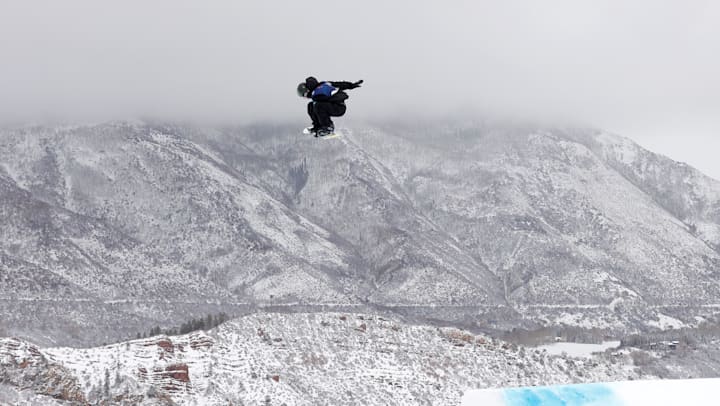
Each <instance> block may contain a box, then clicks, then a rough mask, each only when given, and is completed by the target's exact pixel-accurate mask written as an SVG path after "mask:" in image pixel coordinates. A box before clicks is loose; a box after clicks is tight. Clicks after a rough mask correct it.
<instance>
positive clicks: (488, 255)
mask: <svg viewBox="0 0 720 406" xmlns="http://www.w3.org/2000/svg"><path fill="white" fill-rule="evenodd" d="M344 131H345V132H346V133H347V134H346V136H345V137H344V138H342V139H339V140H333V141H332V142H326V143H321V142H316V140H313V139H307V138H301V137H299V136H297V135H296V134H295V133H296V131H294V129H293V128H291V127H289V126H249V127H234V128H215V129H204V128H196V127H188V126H177V125H168V124H153V123H123V122H116V123H106V124H99V125H94V126H73V127H66V128H38V127H33V128H29V129H27V128H26V129H16V130H4V131H3V132H2V133H1V134H0V140H2V143H1V144H0V162H1V164H0V184H1V185H5V186H3V187H5V188H6V189H5V190H6V193H3V195H4V196H5V200H3V202H4V206H3V207H4V210H3V211H0V215H1V216H0V219H1V220H2V222H3V224H12V223H13V222H15V221H16V219H17V218H19V217H18V216H19V214H21V213H24V214H23V216H25V217H24V218H27V219H31V218H32V219H33V221H36V220H34V219H35V218H37V219H41V218H45V219H46V220H45V222H44V223H42V224H40V226H41V227H40V228H39V230H41V231H39V233H40V235H41V236H43V237H44V238H51V237H55V238H56V239H58V243H59V244H65V245H59V246H58V247H66V246H67V247H68V248H52V246H51V245H48V244H44V243H41V242H38V241H39V240H37V239H36V240H32V239H29V238H28V236H31V235H37V234H38V231H37V230H38V226H34V225H33V224H34V223H32V221H30V220H28V221H26V222H25V223H22V224H20V225H19V226H17V227H16V228H15V229H13V231H12V232H10V231H8V229H7V228H6V227H4V229H5V232H4V242H3V244H2V245H1V246H0V254H2V255H0V258H4V259H3V260H2V261H3V262H2V266H3V268H4V269H7V270H10V269H11V268H12V269H13V272H10V273H7V274H8V275H15V276H14V277H13V280H11V281H9V282H5V283H4V284H0V294H2V296H3V298H4V299H6V300H5V303H6V304H5V309H4V311H6V312H8V313H9V314H11V315H13V318H12V320H11V321H5V324H4V325H0V328H2V329H5V330H7V331H9V332H11V333H12V332H16V333H22V334H21V335H25V336H28V337H30V338H33V337H35V336H44V337H47V336H52V337H53V340H58V341H57V342H60V343H63V342H75V343H86V344H87V343H98V342H99V340H103V341H105V340H108V339H110V337H111V336H112V331H115V330H118V329H117V325H118V324H123V323H125V324H126V325H127V326H128V327H126V328H121V329H120V331H123V333H122V334H123V335H124V337H128V336H133V335H134V333H133V332H136V331H140V330H146V329H147V328H142V327H141V326H148V325H155V324H164V325H167V324H168V323H170V324H173V323H174V324H179V323H180V322H182V321H184V320H183V317H185V318H186V317H197V316H200V315H203V314H207V313H210V312H216V311H224V310H229V309H233V311H239V312H241V313H242V312H244V311H251V310H248V309H252V308H254V307H255V306H260V307H262V306H283V305H284V304H293V303H296V304H298V305H304V306H308V307H313V306H318V307H320V308H322V306H327V305H336V306H359V307H361V308H369V309H372V308H374V307H375V308H388V309H395V311H397V312H399V314H403V315H405V316H407V317H411V318H413V319H417V320H418V321H422V320H439V321H441V322H450V323H456V324H458V325H462V326H465V327H470V328H479V329H483V328H488V329H494V328H500V329H511V328H512V327H514V326H522V327H525V328H534V327H533V326H535V327H538V326H543V325H546V326H547V325H554V324H558V323H560V324H562V323H564V324H566V325H570V326H572V325H576V326H585V327H588V328H589V327H600V328H607V329H609V330H612V331H635V330H643V329H647V328H654V327H653V326H654V324H653V323H655V324H657V323H659V322H658V321H656V320H666V319H664V318H663V317H670V318H673V319H676V320H677V321H678V323H679V324H680V325H687V326H693V325H698V323H702V322H713V321H714V320H716V314H717V313H716V312H715V311H714V310H712V309H713V307H711V306H712V305H714V303H713V302H714V300H713V298H717V297H719V296H718V295H720V285H719V283H718V281H719V280H720V274H718V271H716V270H717V269H720V254H718V250H717V249H715V247H716V246H717V244H718V243H720V231H718V237H717V239H716V238H715V234H714V233H715V231H716V230H720V183H718V182H717V181H714V180H712V179H710V178H707V177H703V175H702V174H700V173H699V172H697V171H695V170H694V169H691V168H688V167H686V166H684V165H681V164H677V163H675V162H673V161H670V160H668V159H667V158H663V157H658V156H657V155H655V154H652V153H650V152H648V151H645V150H642V149H641V148H640V147H638V146H637V145H636V144H634V143H631V142H630V141H627V140H625V139H622V138H619V137H617V136H613V135H609V134H607V133H604V132H601V131H595V130H567V129H534V128H523V127H507V126H493V125H478V126H470V127H453V126H443V125H440V126H437V127H423V126H419V125H418V126H412V125H408V126H397V125H385V126H383V125H380V126H372V125H370V126H365V127H364V129H361V130H355V131H350V130H344ZM3 182H4V183H3ZM683 182H685V183H683ZM683 184H684V185H685V186H683V187H682V188H678V189H677V191H676V190H675V189H674V188H675V187H676V186H677V185H683ZM688 191H692V193H689V192H688ZM683 195H688V196H691V197H692V198H691V199H685V200H683V199H682V196H683ZM11 197H12V198H11ZM1 199H2V198H0V200H1ZM13 199H14V200H13ZM32 202H36V203H32ZM38 202H42V203H38ZM43 204H44V205H45V206H43ZM33 205H34V206H33ZM38 205H39V206H38ZM39 207H45V208H44V209H42V210H41V209H40V208H39ZM668 208H669V209H668ZM43 210H44V211H43ZM36 212H37V213H46V214H45V215H44V216H45V217H43V216H37V215H36V214H37V213H36ZM63 219H65V220H63ZM63 221H65V222H63ZM93 224H95V225H94V226H93ZM53 225H54V226H57V227H55V228H52V226H53ZM33 227H34V228H33ZM42 227H45V229H43V228H42ZM48 227H49V228H48ZM58 227H59V228H58ZM33 230H35V231H33ZM42 230H46V231H42ZM51 230H56V231H52V232H51ZM68 230H105V231H102V232H100V234H98V232H89V233H86V235H85V237H83V238H81V239H79V240H78V239H77V238H76V237H74V236H76V235H80V234H77V232H73V233H74V234H73V233H68ZM33 233H34V234H33ZM102 233H105V234H104V235H105V236H106V237H102V236H103V234H102ZM10 241H15V242H14V243H10ZM103 241H104V243H103ZM123 246H126V247H128V248H126V249H121V248H120V247H123ZM72 247H74V248H72ZM13 250H14V251H13ZM12 252H20V253H21V255H20V257H19V258H16V259H18V260H21V261H25V262H27V263H28V264H31V265H32V266H35V267H36V268H37V269H36V270H35V271H30V270H28V271H27V272H28V273H30V274H31V275H38V274H39V273H43V274H44V273H46V272H53V273H55V274H57V272H58V270H62V269H67V270H68V271H64V272H66V273H67V272H71V273H70V274H68V275H71V276H72V275H74V276H72V277H71V278H70V279H69V280H68V283H70V284H71V285H73V284H74V285H75V286H77V287H78V289H81V291H83V292H85V291H87V292H90V293H89V295H90V296H91V297H92V298H93V299H92V300H91V302H93V303H96V304H94V305H93V306H88V307H87V308H86V309H84V310H80V308H78V309H72V310H69V309H68V311H67V313H70V314H74V315H75V316H70V317H69V318H68V319H66V321H67V322H70V323H72V317H77V315H78V314H82V318H83V319H86V320H87V322H86V323H83V324H82V325H83V326H85V327H84V328H87V326H89V324H87V323H92V322H91V320H93V319H94V320H105V321H102V322H100V323H99V324H98V326H100V327H101V328H100V329H101V330H102V326H103V325H105V329H104V331H105V332H103V333H102V334H100V333H98V334H91V335H92V336H93V337H90V338H83V337H82V334H78V333H73V334H74V336H75V338H71V339H69V338H68V335H67V333H66V332H63V329H62V328H61V327H60V326H59V325H57V326H56V328H55V329H52V331H51V332H50V334H47V333H48V332H46V333H45V334H40V333H39V332H38V331H37V330H38V329H37V326H35V327H34V324H33V323H32V322H26V323H21V322H20V321H19V320H20V319H22V318H23V317H25V316H26V315H27V313H26V312H27V311H26V310H23V309H21V308H18V307H17V306H16V305H14V304H9V303H10V302H8V299H10V298H12V297H17V296H18V292H19V293H20V294H21V295H22V292H23V290H19V291H16V290H17V289H19V288H17V286H18V282H17V281H18V280H19V279H21V278H22V276H20V275H21V274H22V272H20V273H18V271H17V270H18V269H21V267H22V266H21V265H20V264H19V263H18V262H17V261H16V260H13V261H14V262H13V261H11V260H10V258H12V257H13V254H12ZM31 252H34V253H32V254H31ZM51 252H63V253H65V254H68V253H69V256H67V255H66V256H65V257H64V259H62V258H61V259H60V260H50V258H52V255H51ZM83 258H84V259H83ZM88 258H90V259H92V260H91V261H89V262H88ZM53 261H54V262H53ZM83 261H84V262H86V263H89V264H95V265H94V266H90V265H87V266H85V268H83V269H85V270H84V271H83V272H84V274H85V275H87V277H86V276H81V275H80V273H78V271H71V270H72V269H76V265H72V264H81V263H83ZM25 266H27V265H25ZM108 269H114V271H111V272H108V271H107V270H108ZM140 269H145V270H144V271H141V272H139V270H140ZM72 272H75V273H74V274H73V273H72ZM61 274H62V273H61ZM123 275H125V276H123ZM84 278H85V279H84ZM87 278H90V279H87ZM108 278H109V279H108ZM123 278H125V279H123ZM127 278H130V279H127ZM131 280H136V281H137V283H134V284H133V283H130V284H128V283H127V281H131ZM188 281H192V282H190V283H188ZM61 282H62V281H57V282H53V283H61ZM61 284H62V283H61ZM93 284H95V285H93ZM63 286H64V285H63ZM92 286H95V287H94V288H93V287H92ZM23 289H25V290H28V289H27V288H23ZM52 289H54V288H51V290H52ZM58 289H59V288H58ZM63 289H65V288H63ZM108 289H109V290H108ZM28 291H32V290H28ZM113 291H115V292H120V294H119V295H117V298H116V299H117V301H118V303H126V304H127V305H126V306H125V307H124V308H122V309H121V312H120V313H117V311H118V309H117V308H116V309H114V310H112V314H113V317H116V318H117V322H116V324H113V327H112V328H107V323H108V322H107V316H106V315H105V314H104V313H106V312H108V311H110V309H108V308H107V305H108V303H106V302H108V300H107V299H108V298H106V297H104V296H107V294H108V292H113ZM122 292H124V293H122ZM13 295H14V296H13ZM64 295H65V296H62V295H61V297H66V298H72V297H75V296H76V295H80V291H77V292H74V293H73V292H71V291H67V292H66V293H65V294H64ZM78 297H80V296H78ZM145 298H155V299H158V298H167V299H164V300H160V301H157V302H155V303H166V304H165V305H162V306H161V305H157V306H155V307H153V308H144V309H142V308H138V306H137V305H132V301H133V300H136V301H137V304H138V305H139V304H140V303H146V302H147V300H146V299H145ZM181 298H182V299H181ZM113 300H114V299H113ZM151 300H152V299H151ZM173 301H175V303H177V304H178V306H177V308H175V307H174V306H173ZM183 301H185V302H188V303H191V302H192V303H206V304H207V305H206V306H198V307H197V308H196V309H193V308H192V307H189V306H190V305H183V303H182V302H183ZM102 303H104V304H102ZM233 303H235V304H239V306H240V307H239V308H238V307H237V306H236V305H232V304H233ZM34 305H36V306H40V307H42V306H41V305H39V304H38V303H36V304H34ZM113 306H116V305H115V304H113ZM133 306H135V307H136V308H135V309H134V308H133ZM683 306H684V308H682V307H683ZM703 306H705V307H704V308H703ZM141 307H142V306H141ZM30 308H32V309H34V311H35V312H36V313H37V309H38V308H37V307H33V306H30ZM443 308H445V309H447V310H443ZM674 308H676V309H675V310H673V309H674ZM138 309H140V310H138ZM243 309H244V310H243ZM449 309H455V310H453V311H450V310H449ZM459 309H466V310H459ZM573 309H574V310H573ZM668 309H669V310H668ZM188 311H189V312H188ZM78 312H79V313H78ZM39 313H40V314H43V313H48V312H43V311H41V312H39ZM230 313H232V311H230ZM49 314H53V312H49V313H48V315H47V316H44V317H43V316H40V318H41V319H43V318H45V319H47V318H48V317H50V316H49ZM52 317H57V316H52ZM698 318H701V319H698ZM41 324H42V323H41ZM56 324H59V323H56ZM21 325H23V326H24V327H22V328H20V326H21ZM33 330H35V331H33ZM116 334H117V331H116ZM99 335H102V338H100V337H99ZM122 337H123V336H122V335H121V336H117V337H116V339H119V338H122ZM78 340H79V341H78ZM42 342H45V343H52V342H54V341H50V342H48V341H42Z"/></svg>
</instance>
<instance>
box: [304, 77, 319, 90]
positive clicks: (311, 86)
mask: <svg viewBox="0 0 720 406" xmlns="http://www.w3.org/2000/svg"><path fill="white" fill-rule="evenodd" d="M305 86H307V88H308V90H315V88H316V87H318V80H317V79H315V77H313V76H308V77H307V78H306V79H305Z"/></svg>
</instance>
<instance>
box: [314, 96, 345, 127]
mask: <svg viewBox="0 0 720 406" xmlns="http://www.w3.org/2000/svg"><path fill="white" fill-rule="evenodd" d="M346 109H347V107H346V106H345V103H333V102H310V103H308V115H309V116H310V118H311V119H312V123H313V127H315V128H327V127H333V126H334V125H333V122H332V119H331V118H330V117H340V116H342V115H343V114H345V110H346Z"/></svg>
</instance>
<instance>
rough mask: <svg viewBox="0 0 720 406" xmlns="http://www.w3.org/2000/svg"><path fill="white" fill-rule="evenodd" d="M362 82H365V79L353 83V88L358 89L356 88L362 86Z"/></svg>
mask: <svg viewBox="0 0 720 406" xmlns="http://www.w3.org/2000/svg"><path fill="white" fill-rule="evenodd" d="M362 83H363V80H362V79H360V80H358V81H357V82H355V83H353V87H352V88H353V89H356V88H358V87H360V85H362Z"/></svg>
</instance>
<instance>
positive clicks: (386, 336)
mask: <svg viewBox="0 0 720 406" xmlns="http://www.w3.org/2000/svg"><path fill="white" fill-rule="evenodd" d="M640 376H642V374H640V373H639V372H638V371H637V370H636V369H635V368H634V367H633V366H632V362H631V361H630V360H629V359H628V358H627V357H619V358H618V357H615V358H604V357H594V358H570V357H566V356H552V355H548V353H547V352H545V351H540V350H538V349H532V348H524V347H517V346H514V345H511V344H508V343H505V342H502V341H498V340H495V339H492V338H490V337H488V336H484V335H474V334H470V333H467V332H465V331H462V330H458V329H453V328H436V327H429V326H413V325H408V324H404V323H402V322H400V321H399V320H396V319H385V318H381V317H377V316H369V315H363V314H352V313H351V314H347V313H311V314H292V315H288V314H277V313H269V314H255V315H251V316H246V317H242V318H239V319H236V320H233V321H231V322H228V323H225V324H223V325H221V326H220V327H218V328H216V329H214V330H211V331H209V332H207V333H206V332H197V333H191V334H188V335H183V336H174V337H165V336H157V337H152V338H148V339H141V340H133V341H129V342H126V343H120V344H115V345H109V346H104V347H99V348H88V349H73V348H40V347H37V346H35V345H32V344H30V343H28V342H25V341H22V340H18V339H0V389H3V390H2V391H0V392H1V393H0V403H2V402H9V403H22V402H27V403H29V404H33V402H35V403H34V404H86V403H89V404H148V405H150V404H152V405H158V404H203V405H221V404H222V405H226V404H271V405H281V404H284V405H288V406H289V405H350V404H357V405H360V404H362V405H387V404H392V405H417V404H432V405H456V404H459V402H460V398H461V396H462V394H463V392H464V391H465V390H467V389H470V388H472V389H475V388H485V387H498V386H508V385H537V384H541V383H545V384H548V383H574V382H592V381H603V380H622V379H636V378H638V377H640Z"/></svg>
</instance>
